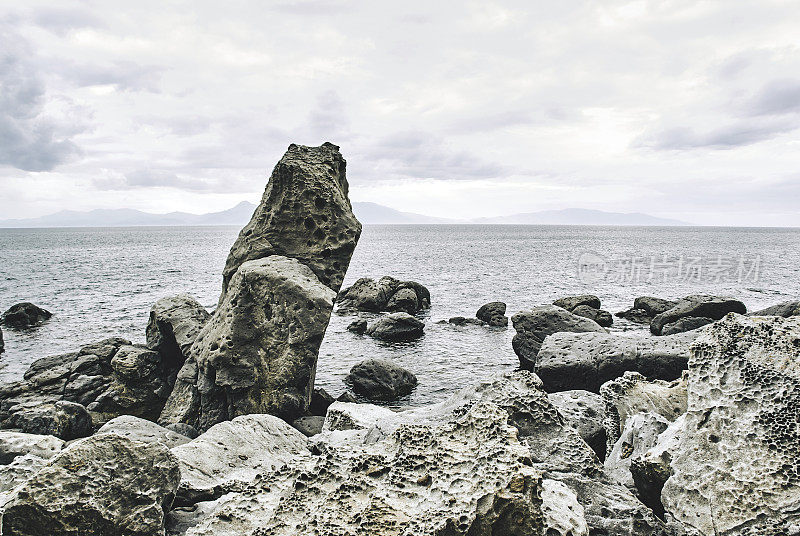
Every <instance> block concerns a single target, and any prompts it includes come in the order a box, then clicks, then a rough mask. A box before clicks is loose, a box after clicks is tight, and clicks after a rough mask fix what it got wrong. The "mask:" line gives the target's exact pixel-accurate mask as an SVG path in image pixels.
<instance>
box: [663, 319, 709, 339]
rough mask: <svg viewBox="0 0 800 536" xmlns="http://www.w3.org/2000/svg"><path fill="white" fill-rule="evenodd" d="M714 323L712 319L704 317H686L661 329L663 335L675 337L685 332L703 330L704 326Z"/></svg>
mask: <svg viewBox="0 0 800 536" xmlns="http://www.w3.org/2000/svg"><path fill="white" fill-rule="evenodd" d="M713 322H714V321H713V320H712V319H710V318H706V317H704V316H686V317H684V318H679V319H678V320H676V321H675V322H670V323H669V324H666V325H664V327H663V328H661V334H662V335H675V334H676V333H683V332H685V331H692V330H695V329H698V328H702V327H703V326H706V325H708V324H711V323H713Z"/></svg>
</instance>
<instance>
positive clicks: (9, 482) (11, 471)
mask: <svg viewBox="0 0 800 536" xmlns="http://www.w3.org/2000/svg"><path fill="white" fill-rule="evenodd" d="M47 460H48V458H41V457H39V456H36V455H35V454H25V455H23V456H17V457H16V458H14V460H13V461H12V462H11V463H9V464H6V465H0V516H2V510H3V505H4V504H5V503H6V501H8V500H9V499H10V498H11V497H12V495H14V490H15V489H16V488H17V487H19V486H20V485H22V484H24V483H25V482H27V481H28V480H30V479H31V478H32V477H33V475H35V474H36V473H38V472H39V470H40V469H41V468H42V467H44V466H45V465H47ZM0 523H1V522H0Z"/></svg>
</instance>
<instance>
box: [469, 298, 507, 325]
mask: <svg viewBox="0 0 800 536" xmlns="http://www.w3.org/2000/svg"><path fill="white" fill-rule="evenodd" d="M475 318H477V319H478V320H482V321H484V322H486V323H487V324H489V325H490V326H495V327H503V326H507V325H508V317H507V316H506V304H505V303H503V302H489V303H485V304H483V305H481V307H480V309H478V312H477V313H475Z"/></svg>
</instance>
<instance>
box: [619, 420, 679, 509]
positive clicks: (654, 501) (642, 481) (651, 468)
mask: <svg viewBox="0 0 800 536" xmlns="http://www.w3.org/2000/svg"><path fill="white" fill-rule="evenodd" d="M685 425H686V414H685V413H684V414H683V415H681V416H680V417H678V418H677V419H675V422H673V423H671V424H670V425H669V426H668V427H667V429H666V430H664V431H663V432H662V433H661V435H659V436H658V438H657V440H656V444H655V445H654V446H653V447H652V448H651V449H650V450H648V451H647V452H645V453H644V454H639V455H635V456H631V463H630V472H631V477H632V478H633V483H634V485H635V486H636V496H637V497H639V499H640V500H641V501H642V502H643V503H644V504H646V505H647V506H648V507H649V508H650V509H651V510H653V512H655V514H656V515H657V516H658V517H660V518H662V519H663V518H664V505H663V504H661V490H662V489H663V488H664V483H665V482H666V481H667V479H668V478H669V477H670V476H672V468H671V466H670V464H671V463H672V457H673V456H674V454H675V451H676V450H677V449H678V446H679V444H680V441H681V437H682V436H683V429H684V427H685Z"/></svg>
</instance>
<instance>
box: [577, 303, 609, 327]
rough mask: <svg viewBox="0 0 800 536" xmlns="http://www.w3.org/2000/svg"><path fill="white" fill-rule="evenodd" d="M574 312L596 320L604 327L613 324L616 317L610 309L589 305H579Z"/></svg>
mask: <svg viewBox="0 0 800 536" xmlns="http://www.w3.org/2000/svg"><path fill="white" fill-rule="evenodd" d="M572 314H574V315H578V316H582V317H584V318H589V319H590V320H594V321H595V322H597V323H598V324H599V325H600V326H602V327H604V328H609V327H611V325H612V324H614V317H613V316H611V313H609V312H608V311H603V310H602V309H595V308H594V307H589V306H588V305H579V306H577V307H576V308H574V309H573V310H572Z"/></svg>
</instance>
